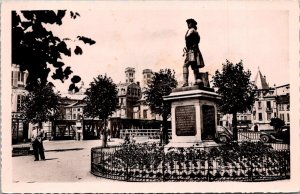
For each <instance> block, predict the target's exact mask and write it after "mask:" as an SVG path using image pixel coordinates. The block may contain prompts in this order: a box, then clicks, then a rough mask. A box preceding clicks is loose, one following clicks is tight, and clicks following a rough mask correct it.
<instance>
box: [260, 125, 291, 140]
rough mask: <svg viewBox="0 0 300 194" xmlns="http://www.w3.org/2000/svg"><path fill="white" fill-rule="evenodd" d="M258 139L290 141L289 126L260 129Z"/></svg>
mask: <svg viewBox="0 0 300 194" xmlns="http://www.w3.org/2000/svg"><path fill="white" fill-rule="evenodd" d="M260 141H262V142H266V143H267V142H282V143H290V126H284V127H281V128H280V129H277V130H274V129H273V130H264V131H261V134H260Z"/></svg>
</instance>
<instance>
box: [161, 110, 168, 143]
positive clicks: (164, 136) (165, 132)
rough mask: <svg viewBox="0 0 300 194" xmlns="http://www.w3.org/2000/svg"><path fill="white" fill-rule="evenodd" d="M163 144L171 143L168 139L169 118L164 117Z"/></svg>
mask: <svg viewBox="0 0 300 194" xmlns="http://www.w3.org/2000/svg"><path fill="white" fill-rule="evenodd" d="M162 124H163V143H164V144H168V143H169V137H168V126H167V124H168V116H167V115H163V123H162Z"/></svg>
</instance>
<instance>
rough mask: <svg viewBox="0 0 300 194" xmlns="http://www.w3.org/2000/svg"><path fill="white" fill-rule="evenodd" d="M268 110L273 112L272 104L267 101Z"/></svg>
mask: <svg viewBox="0 0 300 194" xmlns="http://www.w3.org/2000/svg"><path fill="white" fill-rule="evenodd" d="M267 109H268V110H271V102H270V101H267Z"/></svg>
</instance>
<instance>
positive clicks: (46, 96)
mask: <svg viewBox="0 0 300 194" xmlns="http://www.w3.org/2000/svg"><path fill="white" fill-rule="evenodd" d="M59 102H60V95H59V94H57V93H54V91H53V86H52V85H51V84H47V85H41V84H39V85H36V86H35V88H33V89H32V90H31V91H30V92H29V93H28V94H27V95H26V96H25V98H24V101H23V103H22V106H21V109H22V114H23V117H24V118H25V119H26V120H27V121H28V122H30V123H32V124H37V123H38V124H39V126H41V124H42V122H47V121H52V120H53V119H54V117H55V116H56V114H55V113H56V112H57V110H58V108H59Z"/></svg>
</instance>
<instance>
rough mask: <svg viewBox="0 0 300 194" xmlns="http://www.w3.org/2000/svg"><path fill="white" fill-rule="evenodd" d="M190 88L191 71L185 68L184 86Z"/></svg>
mask: <svg viewBox="0 0 300 194" xmlns="http://www.w3.org/2000/svg"><path fill="white" fill-rule="evenodd" d="M186 86H189V70H188V68H187V67H183V86H182V87H186Z"/></svg>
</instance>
